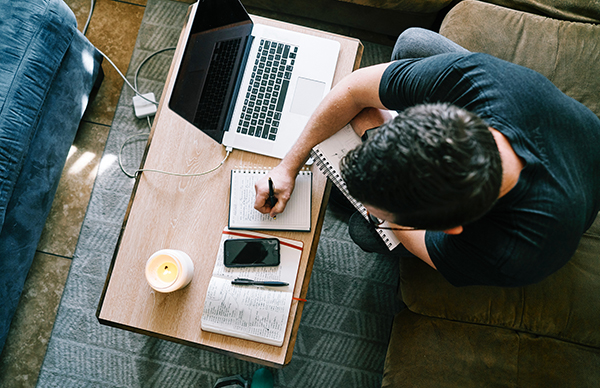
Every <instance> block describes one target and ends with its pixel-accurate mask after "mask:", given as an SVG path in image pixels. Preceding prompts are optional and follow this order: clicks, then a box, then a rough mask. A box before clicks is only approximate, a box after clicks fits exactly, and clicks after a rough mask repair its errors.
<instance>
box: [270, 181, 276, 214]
mask: <svg viewBox="0 0 600 388" xmlns="http://www.w3.org/2000/svg"><path fill="white" fill-rule="evenodd" d="M269 201H270V202H271V207H273V206H275V203H277V198H275V187H274V186H273V180H272V179H271V177H269Z"/></svg>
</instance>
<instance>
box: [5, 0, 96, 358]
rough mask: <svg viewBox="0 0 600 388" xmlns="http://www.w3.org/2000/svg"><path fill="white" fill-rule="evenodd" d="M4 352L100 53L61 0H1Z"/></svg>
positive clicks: (86, 100) (85, 104) (93, 77)
mask: <svg viewBox="0 0 600 388" xmlns="http://www.w3.org/2000/svg"><path fill="white" fill-rule="evenodd" d="M0 15H3V16H2V18H3V23H1V24H0V57H1V58H2V61H1V63H0V229H1V230H0V263H1V265H2V267H3V268H10V269H11V270H10V271H0V351H1V349H2V347H3V346H4V342H5V340H6V335H7V333H8V330H9V328H10V322H11V320H12V317H13V315H14V312H15V310H16V307H17V305H18V302H19V298H20V295H21V292H22V289H23V285H24V283H25V279H26V277H27V273H28V272H29V268H30V266H31V263H32V261H33V257H34V255H35V251H36V248H37V244H38V242H39V239H40V236H41V233H42V230H43V227H44V224H45V221H46V218H47V216H48V213H49V211H50V207H51V205H52V201H53V199H54V194H55V192H56V188H57V185H58V181H59V180H60V176H61V173H62V169H63V167H64V163H65V160H66V157H67V155H68V152H69V148H70V146H71V144H72V143H73V140H74V138H75V134H76V132H77V128H78V126H79V122H80V121H81V117H82V116H83V113H84V110H85V108H86V106H87V102H88V96H89V94H90V92H91V89H92V87H93V85H94V81H95V79H96V76H97V74H98V72H99V69H100V62H101V61H102V57H101V56H100V54H99V53H98V51H97V50H96V49H95V48H94V46H92V44H91V43H90V42H89V41H88V40H87V39H86V38H85V37H84V36H83V35H82V34H81V33H80V32H79V31H77V23H76V21H75V16H74V15H73V13H72V12H71V10H70V9H69V8H68V6H67V5H66V4H65V3H64V2H62V0H36V1H20V0H19V1H14V0H0Z"/></svg>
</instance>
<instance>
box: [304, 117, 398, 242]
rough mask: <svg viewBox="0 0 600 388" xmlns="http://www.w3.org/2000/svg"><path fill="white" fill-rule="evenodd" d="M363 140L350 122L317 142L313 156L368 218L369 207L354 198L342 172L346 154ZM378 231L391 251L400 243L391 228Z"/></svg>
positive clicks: (324, 171)
mask: <svg viewBox="0 0 600 388" xmlns="http://www.w3.org/2000/svg"><path fill="white" fill-rule="evenodd" d="M361 141H362V140H361V139H360V137H359V136H358V135H357V134H356V132H354V130H353V129H352V127H351V126H350V124H348V125H346V126H345V127H344V128H342V129H341V130H340V131H338V132H337V133H336V134H335V135H333V136H331V137H330V138H328V139H326V140H325V141H323V142H321V143H319V144H317V145H316V146H315V147H314V148H313V149H312V152H311V156H312V157H313V159H314V160H315V163H316V165H317V167H318V168H319V170H320V171H321V172H322V173H324V174H325V175H326V176H327V177H328V178H329V179H331V180H332V181H333V183H334V184H335V185H336V186H337V188H338V189H339V190H340V191H341V192H342V193H343V194H344V195H345V196H346V198H348V200H349V201H350V203H352V205H354V207H355V208H356V210H358V211H359V212H360V214H362V215H363V216H364V217H365V219H368V216H367V209H365V207H364V206H363V204H362V203H360V202H359V201H357V200H356V199H354V198H352V196H351V195H350V193H349V192H348V188H347V187H346V183H345V182H344V180H343V179H342V174H341V172H340V162H341V160H342V158H343V157H344V155H346V154H347V153H348V151H350V150H352V149H354V148H355V147H356V146H358V145H359V144H360V143H361ZM386 224H387V222H386V223H384V225H386ZM377 233H378V234H379V236H381V238H382V240H383V242H385V244H386V245H387V247H388V249H389V250H390V251H391V250H392V249H394V248H395V247H396V246H398V244H400V241H399V240H398V238H397V237H396V235H395V234H394V232H392V231H391V230H384V229H377Z"/></svg>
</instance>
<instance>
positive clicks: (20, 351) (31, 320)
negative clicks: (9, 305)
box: [0, 253, 71, 388]
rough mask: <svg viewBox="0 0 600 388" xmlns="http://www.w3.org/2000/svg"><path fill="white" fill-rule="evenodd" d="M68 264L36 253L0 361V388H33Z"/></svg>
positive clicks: (44, 352)
mask: <svg viewBox="0 0 600 388" xmlns="http://www.w3.org/2000/svg"><path fill="white" fill-rule="evenodd" d="M70 266H71V260H70V259H66V258H62V257H56V256H52V255H46V254H42V253H37V254H36V256H35V258H34V259H33V264H32V266H31V270H30V271H29V275H28V277H27V280H26V281H25V287H24V288H23V294H22V295H21V300H20V302H19V307H18V308H17V312H16V314H15V316H14V318H13V321H12V325H11V327H10V331H9V334H8V337H7V340H6V344H5V345H4V350H3V353H2V358H0V387H10V388H21V387H22V388H28V387H35V385H36V383H37V378H38V375H39V371H40V368H41V366H42V362H43V361H44V356H45V354H46V348H47V347H48V340H49V338H50V334H51V332H52V327H53V325H54V319H55V317H56V312H57V311H58V306H59V303H60V299H61V296H62V293H63V290H64V286H65V282H66V280H67V275H68V273H69V268H70Z"/></svg>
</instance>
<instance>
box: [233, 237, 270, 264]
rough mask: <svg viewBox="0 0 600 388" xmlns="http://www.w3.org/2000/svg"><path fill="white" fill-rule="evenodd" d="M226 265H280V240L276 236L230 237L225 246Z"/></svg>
mask: <svg viewBox="0 0 600 388" xmlns="http://www.w3.org/2000/svg"><path fill="white" fill-rule="evenodd" d="M224 256H225V266H226V267H253V266H277V265H279V240H278V239H276V238H258V239H230V240H225V247H224Z"/></svg>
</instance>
